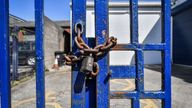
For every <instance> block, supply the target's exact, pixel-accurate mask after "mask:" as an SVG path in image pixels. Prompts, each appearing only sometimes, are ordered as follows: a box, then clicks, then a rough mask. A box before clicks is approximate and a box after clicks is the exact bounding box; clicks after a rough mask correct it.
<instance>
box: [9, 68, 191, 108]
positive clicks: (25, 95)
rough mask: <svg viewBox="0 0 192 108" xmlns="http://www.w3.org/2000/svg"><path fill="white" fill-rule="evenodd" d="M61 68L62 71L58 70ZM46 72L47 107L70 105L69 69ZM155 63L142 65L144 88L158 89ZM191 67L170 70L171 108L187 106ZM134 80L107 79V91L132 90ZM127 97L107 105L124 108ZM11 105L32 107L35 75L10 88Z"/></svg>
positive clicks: (157, 107) (151, 104)
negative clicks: (143, 67) (108, 84)
mask: <svg viewBox="0 0 192 108" xmlns="http://www.w3.org/2000/svg"><path fill="white" fill-rule="evenodd" d="M61 70H62V71H61ZM61 70H60V71H53V72H48V73H46V77H45V78H46V97H45V98H46V106H47V108H70V98H71V96H70V89H71V86H70V83H71V73H70V68H69V67H65V68H64V69H61ZM160 70H161V69H160V67H159V66H147V67H146V68H145V89H146V90H160V88H161V73H160ZM191 77H192V68H187V67H185V68H183V67H179V66H174V68H173V72H172V100H173V102H172V104H173V108H191V105H192V92H191V90H192V78H191ZM133 82H134V80H133V79H132V80H128V79H126V80H111V81H110V83H111V87H110V89H111V90H134V88H135V85H134V83H133ZM130 103H131V102H130V100H126V99H124V100H115V99H113V100H112V99H111V102H110V104H111V105H110V106H111V108H127V107H129V106H130ZM141 105H142V108H161V101H160V100H151V99H145V100H141ZM12 106H13V108H35V78H32V79H31V80H28V81H26V82H24V83H21V84H19V85H18V86H15V87H13V88H12Z"/></svg>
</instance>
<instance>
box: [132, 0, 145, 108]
mask: <svg viewBox="0 0 192 108" xmlns="http://www.w3.org/2000/svg"><path fill="white" fill-rule="evenodd" d="M129 3H130V35H131V44H133V45H135V44H136V45H137V44H138V0H130V2H129ZM135 53H136V56H135V57H136V58H135V59H136V80H135V83H136V90H137V93H138V94H137V95H136V97H135V99H132V102H131V103H132V104H131V105H132V107H133V108H140V102H139V95H140V93H141V91H142V90H143V75H142V73H143V69H142V66H143V62H142V60H143V55H142V54H143V52H142V50H140V49H137V50H136V51H135Z"/></svg>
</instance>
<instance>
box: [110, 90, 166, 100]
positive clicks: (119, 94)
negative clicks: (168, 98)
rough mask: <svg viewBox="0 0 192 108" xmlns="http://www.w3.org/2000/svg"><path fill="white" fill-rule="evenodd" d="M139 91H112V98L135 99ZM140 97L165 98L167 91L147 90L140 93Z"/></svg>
mask: <svg viewBox="0 0 192 108" xmlns="http://www.w3.org/2000/svg"><path fill="white" fill-rule="evenodd" d="M138 94H139V92H137V91H130V92H127V91H111V92H110V97H111V98H112V99H133V98H135V97H137V96H138ZM139 98H140V99H164V98H165V93H164V92H162V91H145V92H142V93H140V97H139Z"/></svg>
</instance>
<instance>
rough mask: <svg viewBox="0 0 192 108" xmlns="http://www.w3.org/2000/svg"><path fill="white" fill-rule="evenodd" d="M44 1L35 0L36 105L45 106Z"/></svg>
mask: <svg viewBox="0 0 192 108" xmlns="http://www.w3.org/2000/svg"><path fill="white" fill-rule="evenodd" d="M43 25H44V1H43V0H35V33H36V38H35V40H36V104H37V105H36V107H37V108H45V76H44V75H45V72H44V69H45V67H44V48H43V45H44V42H43V37H44V30H43V28H44V27H43Z"/></svg>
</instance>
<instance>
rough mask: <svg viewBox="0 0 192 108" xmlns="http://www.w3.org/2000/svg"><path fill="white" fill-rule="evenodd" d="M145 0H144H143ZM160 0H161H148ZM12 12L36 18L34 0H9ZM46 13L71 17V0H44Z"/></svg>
mask: <svg viewBox="0 0 192 108" xmlns="http://www.w3.org/2000/svg"><path fill="white" fill-rule="evenodd" d="M88 1H91V0H88ZM109 1H128V0H109ZM142 1H144V0H142ZM146 1H159V0H146ZM9 2H10V6H9V7H10V14H12V15H15V16H18V17H20V18H23V19H25V20H29V21H31V20H34V0H9ZM44 2H45V3H44V8H45V9H44V13H45V15H46V16H48V17H49V18H50V19H52V20H69V19H70V6H69V3H70V0H44Z"/></svg>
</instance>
